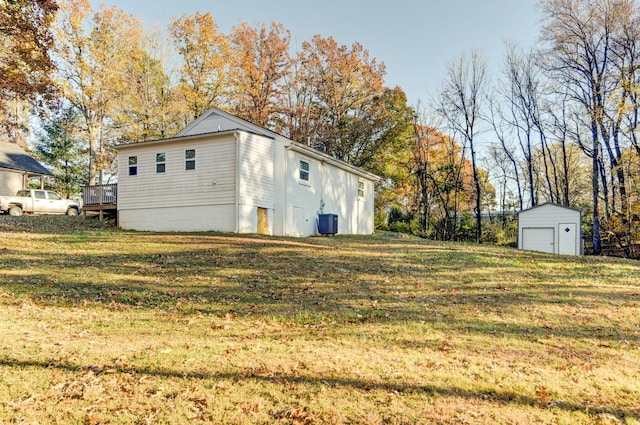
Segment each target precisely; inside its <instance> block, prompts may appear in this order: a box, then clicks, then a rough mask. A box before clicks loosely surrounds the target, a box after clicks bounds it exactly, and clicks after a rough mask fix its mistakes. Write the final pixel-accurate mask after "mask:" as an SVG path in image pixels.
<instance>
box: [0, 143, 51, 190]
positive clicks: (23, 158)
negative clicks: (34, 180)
mask: <svg viewBox="0 0 640 425" xmlns="http://www.w3.org/2000/svg"><path fill="white" fill-rule="evenodd" d="M50 175H51V173H50V172H49V170H47V169H46V168H45V167H44V166H42V164H40V163H39V162H38V161H36V160H35V159H34V158H33V157H31V156H29V154H28V153H26V152H25V151H24V150H23V149H22V148H21V147H20V146H18V145H16V144H15V143H9V142H0V195H15V194H16V192H17V191H19V190H22V189H27V188H28V183H29V179H30V178H31V177H40V188H41V189H44V176H50Z"/></svg>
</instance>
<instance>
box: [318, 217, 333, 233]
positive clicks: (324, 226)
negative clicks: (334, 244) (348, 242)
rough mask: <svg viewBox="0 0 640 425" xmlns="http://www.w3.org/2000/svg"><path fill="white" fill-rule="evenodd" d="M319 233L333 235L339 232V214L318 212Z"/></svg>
mask: <svg viewBox="0 0 640 425" xmlns="http://www.w3.org/2000/svg"><path fill="white" fill-rule="evenodd" d="M318 233H320V234H321V235H331V236H333V235H335V234H336V233H338V214H318Z"/></svg>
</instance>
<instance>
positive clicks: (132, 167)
mask: <svg viewBox="0 0 640 425" xmlns="http://www.w3.org/2000/svg"><path fill="white" fill-rule="evenodd" d="M129 175H130V176H137V175H138V157H137V156H130V157H129Z"/></svg>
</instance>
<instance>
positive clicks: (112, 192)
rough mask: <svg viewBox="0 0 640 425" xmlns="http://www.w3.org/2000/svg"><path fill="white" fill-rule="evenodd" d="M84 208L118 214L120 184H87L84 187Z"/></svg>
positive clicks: (102, 212)
mask: <svg viewBox="0 0 640 425" xmlns="http://www.w3.org/2000/svg"><path fill="white" fill-rule="evenodd" d="M82 199H83V205H82V210H83V211H84V212H85V213H86V212H87V211H98V212H99V213H100V218H101V219H102V214H104V213H106V214H109V215H114V216H116V215H117V211H118V184H117V183H114V184H101V185H95V186H85V187H83V188H82Z"/></svg>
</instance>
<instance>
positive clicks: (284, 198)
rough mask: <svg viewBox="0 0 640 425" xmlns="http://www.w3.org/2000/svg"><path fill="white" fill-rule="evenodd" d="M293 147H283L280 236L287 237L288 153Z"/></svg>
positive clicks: (290, 145)
mask: <svg viewBox="0 0 640 425" xmlns="http://www.w3.org/2000/svg"><path fill="white" fill-rule="evenodd" d="M292 147H293V145H292V144H289V145H285V147H284V179H283V186H284V193H283V194H282V208H283V211H282V236H289V234H288V233H287V214H288V212H289V204H288V203H287V192H288V189H289V151H290V150H291V148H292Z"/></svg>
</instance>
